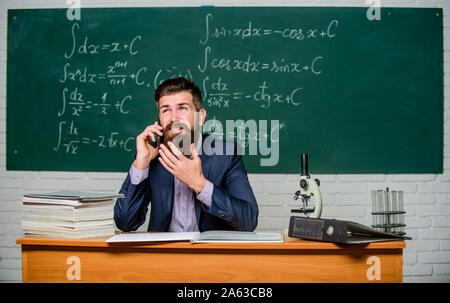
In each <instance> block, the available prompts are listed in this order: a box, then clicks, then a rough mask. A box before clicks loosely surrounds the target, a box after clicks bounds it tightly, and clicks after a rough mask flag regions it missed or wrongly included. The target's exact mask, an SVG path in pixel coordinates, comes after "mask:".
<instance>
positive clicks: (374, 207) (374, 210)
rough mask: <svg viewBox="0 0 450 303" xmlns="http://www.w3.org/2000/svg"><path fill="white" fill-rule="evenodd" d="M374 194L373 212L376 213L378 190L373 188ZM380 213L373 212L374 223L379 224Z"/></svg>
mask: <svg viewBox="0 0 450 303" xmlns="http://www.w3.org/2000/svg"><path fill="white" fill-rule="evenodd" d="M370 193H371V195H372V213H376V212H377V209H378V207H377V191H376V190H372V191H371V192H370ZM377 218H378V215H376V214H372V224H373V225H377V224H378V220H377Z"/></svg>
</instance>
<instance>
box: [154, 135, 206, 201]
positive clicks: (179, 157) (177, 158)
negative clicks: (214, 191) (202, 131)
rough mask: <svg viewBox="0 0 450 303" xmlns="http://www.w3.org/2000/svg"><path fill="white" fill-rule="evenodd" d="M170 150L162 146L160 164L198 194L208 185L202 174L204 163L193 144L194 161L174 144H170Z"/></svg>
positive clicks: (191, 147) (191, 148)
mask: <svg viewBox="0 0 450 303" xmlns="http://www.w3.org/2000/svg"><path fill="white" fill-rule="evenodd" d="M168 145H169V147H170V150H169V149H168V148H167V147H166V146H165V145H164V144H161V145H160V150H159V154H160V156H161V157H159V158H158V159H159V162H161V164H162V165H163V166H164V167H165V168H166V169H167V170H168V171H169V172H170V173H171V174H172V175H174V176H175V177H177V178H178V180H180V181H181V182H183V183H184V184H186V185H187V186H189V187H190V188H192V190H193V191H194V192H195V193H196V194H198V193H200V192H201V191H202V190H203V188H204V187H205V184H206V178H205V177H204V176H203V172H202V162H201V161H200V157H199V156H198V154H197V151H196V150H195V147H194V144H193V143H191V146H190V150H191V155H192V159H188V158H187V157H185V156H184V155H183V154H182V153H181V151H180V150H179V149H178V148H177V147H176V146H175V145H174V144H173V143H172V142H169V143H168Z"/></svg>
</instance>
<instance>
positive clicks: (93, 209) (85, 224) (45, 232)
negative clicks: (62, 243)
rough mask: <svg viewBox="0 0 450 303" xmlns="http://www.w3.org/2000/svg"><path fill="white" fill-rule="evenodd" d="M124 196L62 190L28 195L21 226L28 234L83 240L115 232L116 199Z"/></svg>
mask: <svg viewBox="0 0 450 303" xmlns="http://www.w3.org/2000/svg"><path fill="white" fill-rule="evenodd" d="M120 197H123V195H110V194H99V193H86V192H74V191H59V192H51V193H45V194H26V195H24V196H23V204H22V229H23V232H24V233H25V234H27V235H38V236H48V237H60V238H72V239H82V238H89V237H101V236H110V235H113V234H114V223H113V217H114V210H113V208H114V200H115V198H120Z"/></svg>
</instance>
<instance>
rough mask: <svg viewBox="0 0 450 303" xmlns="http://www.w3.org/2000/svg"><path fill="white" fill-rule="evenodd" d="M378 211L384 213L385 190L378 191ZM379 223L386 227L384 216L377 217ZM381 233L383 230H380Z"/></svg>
mask: <svg viewBox="0 0 450 303" xmlns="http://www.w3.org/2000/svg"><path fill="white" fill-rule="evenodd" d="M377 205H378V206H377V211H378V212H379V213H381V212H383V211H384V191H383V190H381V189H380V190H377ZM377 217H378V218H377V221H378V224H379V225H384V224H385V223H384V215H383V214H378V215H377ZM378 230H379V231H383V228H381V227H380V228H378Z"/></svg>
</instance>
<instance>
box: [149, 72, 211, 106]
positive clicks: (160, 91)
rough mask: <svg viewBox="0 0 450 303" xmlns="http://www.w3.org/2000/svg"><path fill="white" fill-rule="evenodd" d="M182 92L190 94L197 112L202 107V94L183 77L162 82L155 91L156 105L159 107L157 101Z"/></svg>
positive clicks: (193, 84) (192, 83)
mask: <svg viewBox="0 0 450 303" xmlns="http://www.w3.org/2000/svg"><path fill="white" fill-rule="evenodd" d="M183 91H188V92H190V93H191V95H192V102H193V103H194V105H195V110H196V111H199V110H200V109H201V108H202V106H203V101H202V92H201V91H200V89H199V88H198V86H197V85H196V84H195V83H194V82H192V81H190V80H188V79H186V78H183V77H178V78H172V79H167V80H165V81H164V82H162V83H161V84H160V85H159V86H158V87H157V88H156V90H155V100H156V104H157V105H159V99H160V98H161V97H164V96H168V95H173V94H176V93H179V92H183Z"/></svg>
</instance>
